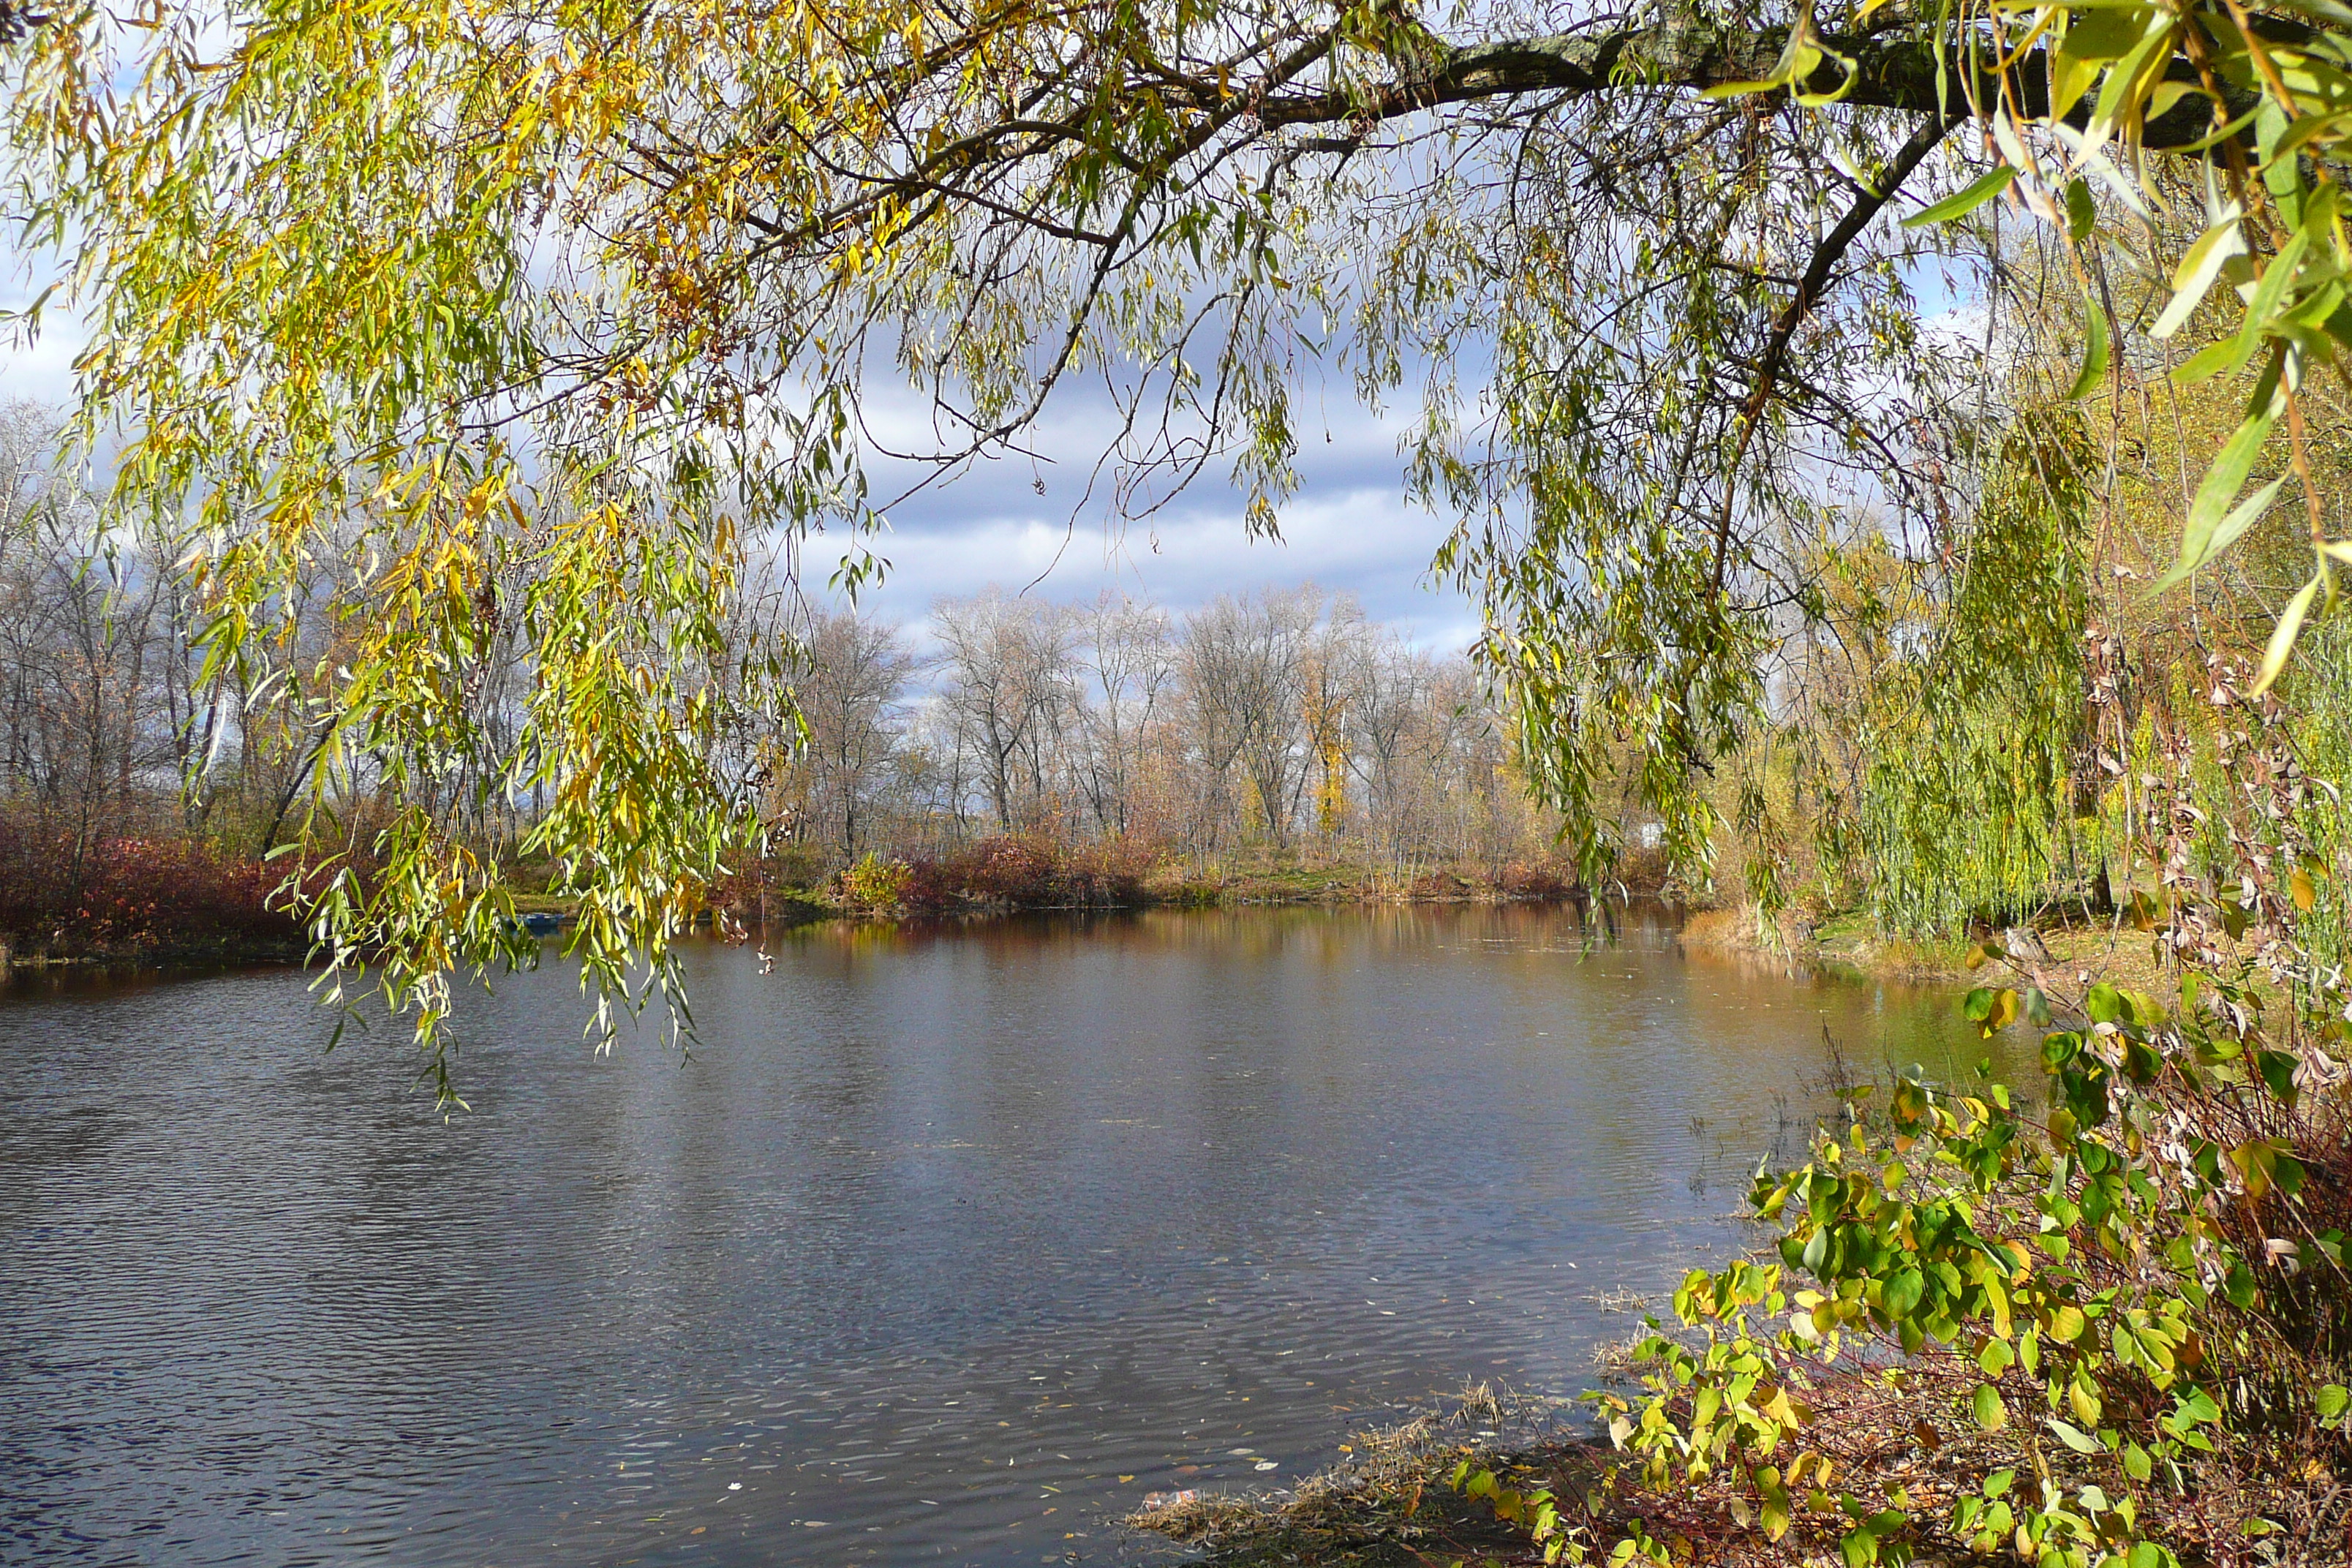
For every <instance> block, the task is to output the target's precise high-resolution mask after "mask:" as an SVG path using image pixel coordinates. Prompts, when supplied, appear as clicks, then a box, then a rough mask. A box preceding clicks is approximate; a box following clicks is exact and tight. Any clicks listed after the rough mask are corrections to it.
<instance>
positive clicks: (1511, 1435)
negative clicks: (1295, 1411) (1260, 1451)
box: [1125, 1384, 1600, 1568]
mask: <svg viewBox="0 0 2352 1568" xmlns="http://www.w3.org/2000/svg"><path fill="white" fill-rule="evenodd" d="M1559 1413H1560V1407H1559V1404H1558V1403H1557V1402H1555V1401H1538V1400H1533V1399H1528V1398H1525V1397H1522V1396H1518V1395H1515V1394H1511V1393H1509V1392H1508V1391H1507V1390H1498V1389H1496V1388H1493V1387H1491V1386H1489V1385H1487V1384H1477V1385H1475V1386H1474V1387H1471V1388H1467V1389H1465V1390H1464V1391H1463V1392H1462V1393H1461V1394H1459V1395H1457V1396H1456V1397H1455V1398H1454V1400H1453V1401H1451V1402H1449V1403H1448V1405H1446V1407H1445V1408H1444V1409H1443V1410H1441V1411H1437V1412H1434V1413H1432V1414H1430V1415H1424V1416H1422V1417H1419V1418H1418V1419H1415V1420H1412V1421H1408V1422H1405V1423H1403V1424H1402V1425H1401V1426H1387V1427H1381V1428H1378V1429H1375V1430H1372V1431H1369V1432H1360V1433H1358V1434H1357V1435H1356V1436H1355V1437H1354V1438H1353V1439H1352V1440H1351V1444H1350V1446H1351V1447H1353V1449H1354V1450H1355V1451H1354V1453H1353V1454H1352V1455H1351V1456H1350V1457H1349V1458H1348V1459H1347V1460H1345V1461H1344V1462H1343V1463H1341V1464H1340V1465H1339V1466H1338V1467H1337V1468H1333V1469H1329V1470H1326V1471H1325V1472H1323V1473H1322V1474H1321V1475H1318V1476H1311V1477H1309V1478H1307V1479H1305V1480H1302V1481H1300V1482H1299V1483H1298V1484H1297V1486H1296V1487H1293V1488H1289V1489H1285V1490H1280V1491H1271V1492H1248V1493H1241V1492H1202V1493H1198V1494H1178V1498H1177V1500H1171V1501H1168V1502H1164V1503H1162V1504H1161V1505H1160V1506H1158V1507H1146V1508H1144V1509H1142V1510H1139V1511H1137V1512H1135V1513H1133V1514H1130V1515H1129V1516H1128V1518H1127V1520H1126V1521H1125V1522H1126V1524H1127V1525H1128V1527H1129V1528H1130V1529H1132V1530H1136V1531H1143V1532H1145V1533H1148V1534H1152V1535H1158V1536H1161V1537H1164V1538H1165V1539H1167V1540H1169V1541H1171V1542H1175V1543H1177V1544H1178V1545H1181V1546H1188V1547H1193V1548H1197V1549H1200V1550H1202V1551H1204V1552H1207V1553H1208V1560H1209V1561H1210V1562H1212V1563H1216V1564H1218V1565H1219V1568H1261V1565H1265V1568H1271V1565H1272V1564H1275V1563H1317V1564H1328V1565H1331V1568H1338V1565H1339V1564H1349V1565H1351V1568H1352V1565H1358V1564H1361V1565H1364V1568H1374V1565H1380V1568H1387V1565H1391V1564H1397V1565H1402V1564H1415V1565H1418V1564H1423V1563H1455V1562H1460V1561H1464V1560H1465V1559H1466V1560H1475V1561H1481V1562H1494V1561H1521V1560H1525V1557H1526V1549H1527V1545H1528V1542H1527V1537H1526V1536H1525V1535H1524V1534H1522V1533H1520V1532H1519V1531H1516V1530H1513V1529H1512V1528H1511V1527H1509V1526H1507V1525H1505V1524H1503V1523H1501V1522H1500V1521H1497V1520H1496V1518H1495V1516H1494V1513H1493V1510H1490V1509H1488V1508H1487V1507H1486V1505H1485V1504H1484V1503H1481V1502H1476V1501H1474V1500H1471V1499H1469V1498H1466V1497H1465V1496H1463V1495H1462V1494H1460V1493H1458V1492H1456V1491H1455V1490H1454V1488H1453V1486H1452V1484H1451V1479H1450V1478H1451V1477H1452V1476H1453V1474H1454V1468H1455V1467H1456V1466H1458V1465H1460V1464H1461V1463H1462V1461H1463V1460H1465V1459H1468V1460H1470V1461H1471V1462H1472V1464H1473V1465H1475V1466H1476V1467H1479V1468H1489V1469H1493V1470H1496V1472H1497V1473H1498V1474H1499V1473H1505V1472H1510V1473H1515V1474H1517V1475H1518V1476H1519V1477H1520V1478H1521V1481H1520V1484H1521V1485H1523V1486H1527V1487H1534V1486H1538V1485H1547V1484H1549V1485H1551V1486H1553V1488H1554V1489H1555V1490H1556V1491H1559V1492H1560V1493H1561V1494H1562V1495H1567V1493H1568V1492H1570V1491H1571V1490H1573V1491H1576V1492H1581V1491H1582V1490H1583V1489H1585V1488H1586V1487H1588V1486H1590V1485H1591V1483H1592V1482H1593V1481H1594V1480H1595V1479H1597V1477H1598V1475H1599V1470H1600V1455H1599V1454H1598V1453H1597V1452H1596V1451H1595V1450H1594V1449H1593V1448H1592V1447H1591V1446H1590V1445H1589V1443H1587V1442H1586V1441H1584V1440H1582V1439H1581V1438H1580V1437H1578V1436H1576V1435H1575V1434H1574V1433H1573V1432H1572V1431H1570V1429H1569V1428H1567V1427H1566V1426H1563V1425H1562V1423H1561V1421H1560V1418H1559Z"/></svg>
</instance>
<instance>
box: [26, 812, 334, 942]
mask: <svg viewBox="0 0 2352 1568" xmlns="http://www.w3.org/2000/svg"><path fill="white" fill-rule="evenodd" d="M279 881H280V875H279V873H278V870H277V868H273V867H270V866H268V865H265V864H263V863H261V862H259V861H255V860H247V859H242V858H233V857H228V856H224V855H221V854H219V853H218V852H217V851H216V850H215V849H214V848H213V847H211V846H209V845H206V844H204V843H202V842H200V841H198V840H195V839H193V838H182V837H110V838H101V839H99V840H97V841H96V842H94V843H92V844H90V845H89V846H88V847H85V848H84V850H83V851H82V853H81V854H79V856H77V855H76V854H75V853H74V844H73V839H72V837H71V836H70V835H68V834H66V833H64V832H61V831H58V830H45V829H44V828H42V827H41V826H38V825H26V824H23V823H12V822H5V821H0V936H5V939H6V941H7V942H8V944H9V945H10V946H11V947H12V948H16V949H17V950H19V951H25V950H31V951H37V952H46V953H47V954H48V955H49V956H51V957H56V958H138V957H156V956H167V955H170V954H173V953H182V952H198V951H205V950H217V949H220V948H223V947H252V946H278V945H288V946H290V945H292V944H295V943H297V942H299V941H300V940H301V936H302V930H301V926H300V924H299V922H298V921H295V920H294V919H293V918H292V917H291V916H290V915H289V914H287V913H286V912H285V911H284V910H280V909H277V908H273V907H272V897H271V895H272V894H273V892H274V891H275V889H277V887H278V882H279Z"/></svg>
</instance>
